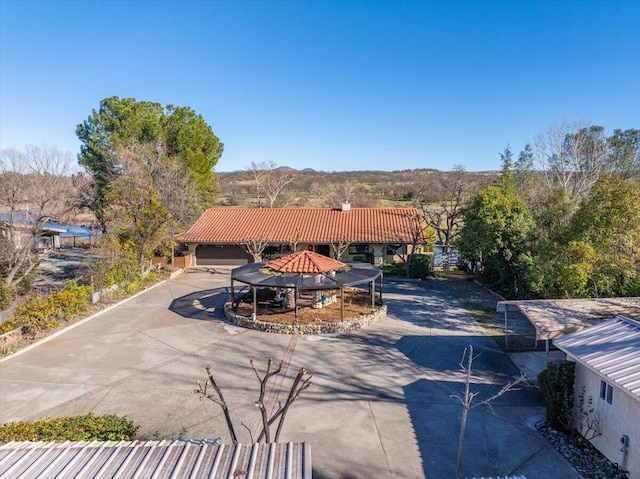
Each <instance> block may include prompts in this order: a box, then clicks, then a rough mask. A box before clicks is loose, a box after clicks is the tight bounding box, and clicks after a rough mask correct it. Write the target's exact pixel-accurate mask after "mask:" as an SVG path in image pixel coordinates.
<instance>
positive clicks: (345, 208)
mask: <svg viewBox="0 0 640 479" xmlns="http://www.w3.org/2000/svg"><path fill="white" fill-rule="evenodd" d="M342 211H351V203H349V202H348V201H347V200H344V201H343V202H342Z"/></svg>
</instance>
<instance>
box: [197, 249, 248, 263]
mask: <svg viewBox="0 0 640 479" xmlns="http://www.w3.org/2000/svg"><path fill="white" fill-rule="evenodd" d="M251 261H252V258H251V256H250V255H249V254H247V252H246V251H245V250H244V249H242V248H241V247H240V246H217V245H210V244H201V245H198V247H197V248H196V264H197V265H198V266H210V265H220V266H224V265H230V266H240V265H243V264H247V263H250V262H251Z"/></svg>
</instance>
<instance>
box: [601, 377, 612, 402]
mask: <svg viewBox="0 0 640 479" xmlns="http://www.w3.org/2000/svg"><path fill="white" fill-rule="evenodd" d="M600 399H603V400H604V401H605V402H606V403H607V404H613V386H612V385H611V384H609V383H608V382H606V381H602V380H601V381H600Z"/></svg>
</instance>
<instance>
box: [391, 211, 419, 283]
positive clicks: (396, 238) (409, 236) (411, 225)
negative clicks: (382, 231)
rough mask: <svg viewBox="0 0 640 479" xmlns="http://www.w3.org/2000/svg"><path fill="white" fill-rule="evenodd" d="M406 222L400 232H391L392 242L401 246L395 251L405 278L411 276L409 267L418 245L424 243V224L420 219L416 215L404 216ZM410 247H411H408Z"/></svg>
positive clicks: (407, 214)
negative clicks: (403, 266)
mask: <svg viewBox="0 0 640 479" xmlns="http://www.w3.org/2000/svg"><path fill="white" fill-rule="evenodd" d="M404 217H405V218H404V219H405V221H406V224H405V228H403V229H402V230H399V229H398V230H393V231H392V232H391V236H392V242H395V243H398V244H400V245H402V247H401V248H399V249H397V250H396V255H397V256H398V257H399V258H400V261H402V262H403V263H404V265H405V274H406V276H407V278H409V277H410V276H411V265H412V264H413V258H414V256H415V255H416V253H417V250H418V245H420V244H423V243H424V242H425V236H424V224H423V223H422V218H421V217H420V215H419V214H417V213H406V214H404ZM409 246H411V247H409Z"/></svg>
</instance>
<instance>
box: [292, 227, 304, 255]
mask: <svg viewBox="0 0 640 479" xmlns="http://www.w3.org/2000/svg"><path fill="white" fill-rule="evenodd" d="M301 237H302V234H301V233H300V228H298V227H296V234H295V236H292V237H291V238H289V249H291V252H292V253H295V252H296V251H298V243H300V238H301Z"/></svg>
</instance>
